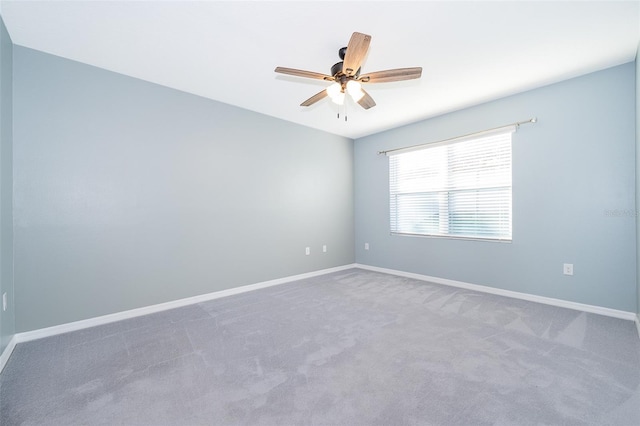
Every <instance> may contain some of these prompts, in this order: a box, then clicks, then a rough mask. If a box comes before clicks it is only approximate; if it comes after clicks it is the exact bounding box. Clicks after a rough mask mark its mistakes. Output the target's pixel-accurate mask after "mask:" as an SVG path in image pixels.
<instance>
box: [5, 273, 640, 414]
mask: <svg viewBox="0 0 640 426" xmlns="http://www.w3.org/2000/svg"><path fill="white" fill-rule="evenodd" d="M0 400H1V401H0V410H1V411H0V423H1V424H2V425H5V426H9V425H235V424H249V425H253V424H256V425H412V424H421V425H429V424H433V425H485V424H486V425H529V424H544V425H579V424H590V425H640V339H638V336H637V334H636V330H635V326H634V324H633V323H632V322H631V321H624V320H617V319H612V318H608V317H603V316H599V315H593V314H587V313H582V312H578V311H572V310H568V309H561V308H555V307H550V306H546V305H540V304H536V303H531V302H525V301H520V300H514V299H508V298H503V297H499V296H493V295H488V294H482V293H476V292H473V291H468V290H462V289H457V288H451V287H445V286H440V285H435V284H429V283H425V282H422V281H416V280H411V279H407V278H400V277H396V276H391V275H386V274H380V273H375V272H369V271H363V270H355V269H354V270H348V271H344V272H339V273H334V274H330V275H325V276H322V277H317V278H312V279H307V280H302V281H298V282H295V283H290V284H285V285H281V286H276V287H271V288H268V289H263V290H259V291H254V292H250V293H245V294H241V295H237V296H232V297H227V298H223V299H218V300H214V301H210V302H205V303H200V304H198V305H192V306H188V307H184V308H180V309H175V310H172V311H166V312H163V313H158V314H154V315H148V316H145V317H139V318H135V319H131V320H126V321H121V322H117V323H113V324H109V325H104V326H100V327H95V328H92V329H86V330H82V331H77V332H73V333H68V334H64V335H59V336H55V337H50V338H46V339H41V340H37V341H33V342H28V343H24V344H19V345H18V346H17V347H16V349H15V352H14V354H13V355H12V356H11V358H10V360H9V362H8V364H7V366H6V368H5V370H4V372H3V373H2V375H1V376H0Z"/></svg>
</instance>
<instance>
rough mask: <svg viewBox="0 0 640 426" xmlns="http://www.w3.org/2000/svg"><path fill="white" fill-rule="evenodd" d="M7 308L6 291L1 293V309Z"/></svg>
mask: <svg viewBox="0 0 640 426" xmlns="http://www.w3.org/2000/svg"><path fill="white" fill-rule="evenodd" d="M6 310H7V292H6V291H5V292H4V293H2V311H3V312H4V311H6Z"/></svg>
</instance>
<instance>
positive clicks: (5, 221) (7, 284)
mask: <svg viewBox="0 0 640 426" xmlns="http://www.w3.org/2000/svg"><path fill="white" fill-rule="evenodd" d="M12 51H13V45H12V43H11V38H10V37H9V33H7V29H6V27H5V26H4V21H2V19H1V18H0V298H1V296H2V294H3V293H5V292H6V293H7V301H8V304H7V310H6V311H4V312H3V311H2V305H1V301H0V353H2V351H3V350H4V348H5V347H6V346H7V344H8V343H9V340H11V337H13V335H14V333H15V323H14V320H15V316H14V312H15V310H14V303H13V300H14V289H13V161H12V147H13V134H12V127H13V126H12V122H13V118H12V115H13V106H12V99H13V82H12V76H13V53H12ZM0 300H1V299H0Z"/></svg>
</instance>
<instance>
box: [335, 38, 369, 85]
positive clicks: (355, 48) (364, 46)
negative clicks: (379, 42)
mask: <svg viewBox="0 0 640 426" xmlns="http://www.w3.org/2000/svg"><path fill="white" fill-rule="evenodd" d="M370 43H371V36H370V35H366V34H362V33H353V35H351V40H349V44H348V45H347V51H346V53H345V54H344V64H343V65H342V72H344V73H345V74H346V75H348V76H352V75H355V74H356V72H358V69H359V68H360V65H361V64H362V61H363V60H364V57H365V56H366V55H367V51H368V50H369V44H370Z"/></svg>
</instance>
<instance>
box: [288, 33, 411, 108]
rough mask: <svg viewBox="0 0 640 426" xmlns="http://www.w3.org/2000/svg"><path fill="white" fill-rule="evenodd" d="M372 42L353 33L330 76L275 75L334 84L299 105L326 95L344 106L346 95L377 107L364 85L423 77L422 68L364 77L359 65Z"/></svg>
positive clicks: (294, 71) (304, 73)
mask: <svg viewBox="0 0 640 426" xmlns="http://www.w3.org/2000/svg"><path fill="white" fill-rule="evenodd" d="M370 43H371V36H370V35H367V34H362V33H358V32H355V33H353V35H352V36H351V39H350V40H349V44H348V45H347V47H343V48H341V49H340V50H339V51H338V56H339V57H340V59H342V61H341V62H338V63H337V64H335V65H333V66H332V67H331V75H327V74H321V73H317V72H313V71H303V70H297V69H293V68H284V67H277V68H276V69H275V72H277V73H281V74H289V75H294V76H297V77H305V78H314V79H319V80H325V81H333V82H334V83H333V84H332V85H331V86H329V87H327V88H326V89H325V90H323V91H321V92H318V93H316V94H315V95H313V96H312V97H310V98H309V99H307V100H306V101H304V102H302V103H301V104H300V106H305V107H308V106H310V105H313V104H315V103H316V102H318V101H320V100H322V99H324V98H325V97H327V96H329V97H330V98H331V99H332V100H333V101H334V102H335V103H337V104H338V105H342V104H344V99H345V93H348V94H349V95H350V96H351V97H352V98H353V100H354V101H355V102H357V103H358V104H359V105H360V106H361V107H363V108H364V109H369V108H372V107H374V106H376V103H375V101H374V100H373V98H372V97H371V96H370V95H369V94H368V93H367V92H366V91H365V90H364V89H363V88H362V84H361V83H367V84H368V83H389V82H393V81H402V80H413V79H415V78H420V76H421V75H422V68H421V67H413V68H396V69H392V70H385V71H376V72H372V73H369V74H365V75H361V74H360V66H361V64H362V61H363V60H364V58H365V56H366V55H367V51H368V50H369V44H370Z"/></svg>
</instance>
